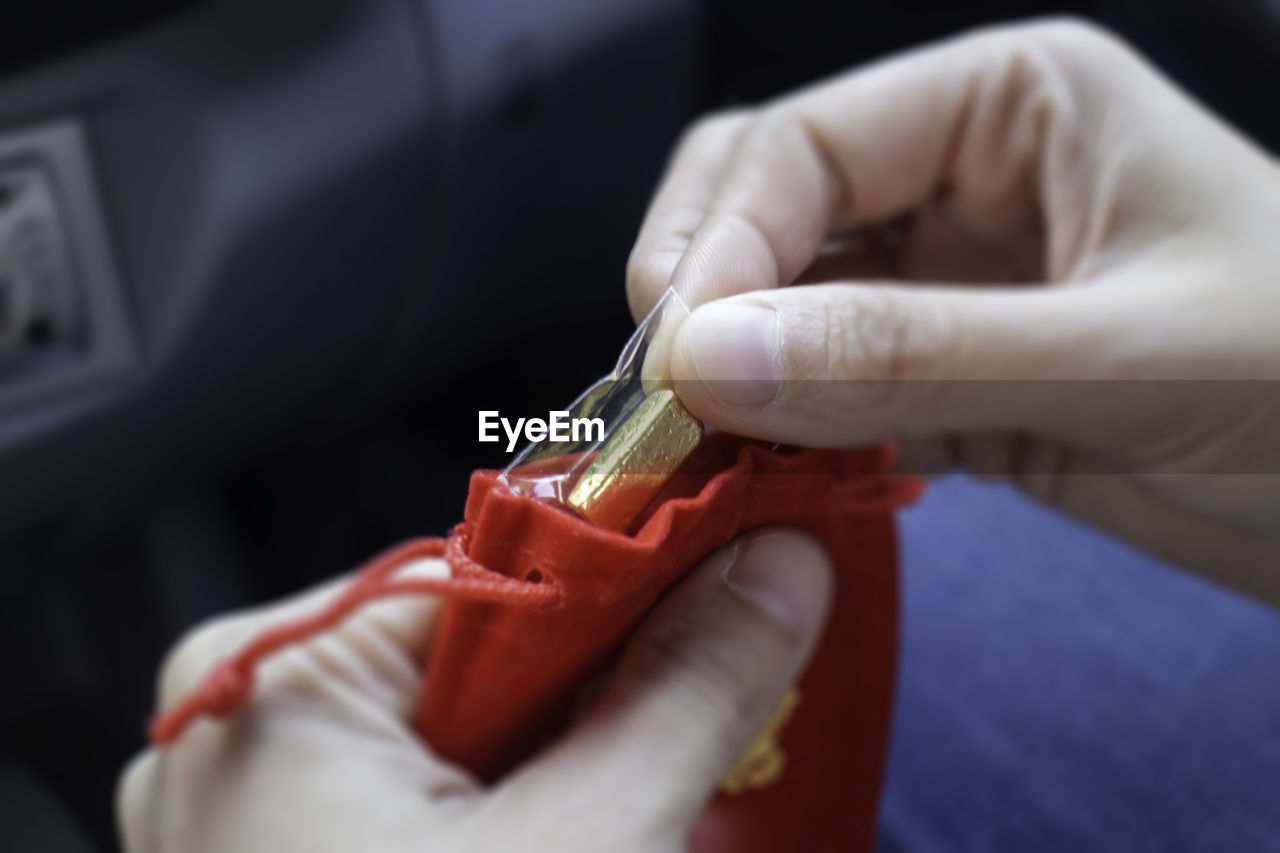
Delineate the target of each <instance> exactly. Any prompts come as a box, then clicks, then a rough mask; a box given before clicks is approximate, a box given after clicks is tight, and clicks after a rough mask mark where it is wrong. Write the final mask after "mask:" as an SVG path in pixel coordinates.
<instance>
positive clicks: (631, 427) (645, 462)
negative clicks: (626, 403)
mask: <svg viewBox="0 0 1280 853" xmlns="http://www.w3.org/2000/svg"><path fill="white" fill-rule="evenodd" d="M701 440H702V423H701V421H699V420H698V419H697V418H695V417H694V416H693V415H691V414H689V412H688V410H687V409H685V407H684V406H683V405H681V404H680V401H679V400H678V399H676V395H675V392H674V391H672V390H670V389H667V388H661V389H658V390H656V391H654V392H653V393H652V394H649V395H648V396H646V397H645V398H644V399H643V400H642V401H641V402H640V404H639V405H638V406H636V409H635V411H633V412H632V413H631V414H630V415H629V416H628V417H627V419H626V420H624V421H623V422H622V423H621V424H620V425H619V426H618V429H617V431H616V432H615V433H614V434H613V435H612V436H610V437H609V440H608V441H606V442H605V444H604V446H603V447H602V448H600V452H599V453H598V454H597V455H596V457H595V459H593V460H592V461H591V464H590V466H588V467H587V470H586V472H585V473H584V474H583V475H582V478H581V479H579V480H578V482H577V483H576V484H575V485H574V487H573V491H571V492H570V493H569V500H568V503H569V506H571V507H572V508H573V509H574V510H576V511H577V512H578V513H579V514H580V515H582V516H583V517H584V518H586V519H587V520H588V521H590V522H591V523H592V524H594V525H596V526H597V527H604V528H607V529H609V530H619V531H623V530H626V529H627V528H628V527H629V526H630V525H631V522H633V521H634V520H635V519H636V516H638V515H639V514H640V513H641V512H642V511H643V510H644V508H645V507H646V506H648V505H649V502H650V501H651V500H653V497H654V495H656V494H657V493H658V492H659V490H661V489H662V486H663V484H664V483H666V482H667V480H668V479H669V478H670V477H671V475H672V474H674V473H675V472H676V469H677V468H679V467H680V465H681V463H683V462H684V460H685V459H686V458H688V456H689V454H690V453H692V452H693V451H694V448H696V447H697V446H698V442H700V441H701Z"/></svg>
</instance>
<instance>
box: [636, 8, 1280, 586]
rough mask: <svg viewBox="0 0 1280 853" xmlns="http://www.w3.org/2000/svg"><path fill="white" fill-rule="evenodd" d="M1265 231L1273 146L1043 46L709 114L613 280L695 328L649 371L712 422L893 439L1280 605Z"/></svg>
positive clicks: (1140, 74) (760, 434)
mask: <svg viewBox="0 0 1280 853" xmlns="http://www.w3.org/2000/svg"><path fill="white" fill-rule="evenodd" d="M1277 228H1280V169H1277V166H1276V164H1275V163H1274V162H1273V161H1272V160H1271V159H1269V158H1268V157H1267V156H1266V155H1265V154H1264V153H1263V152H1262V151H1260V150H1259V149H1257V148H1256V147H1254V146H1252V145H1251V144H1250V143H1249V142H1248V141H1246V140H1245V139H1243V138H1242V137H1241V136H1239V135H1238V134H1236V133H1234V132H1233V131H1232V130H1230V129H1229V128H1227V127H1225V126H1223V125H1222V124H1221V123H1219V122H1218V121H1217V120H1215V119H1214V118H1213V117H1212V116H1210V115H1209V114H1208V113H1206V112H1205V111H1204V110H1202V109H1201V108H1199V107H1198V106H1197V105H1196V104H1194V103H1193V102H1191V101H1190V100H1188V99H1187V98H1186V97H1185V96H1184V95H1182V94H1181V93H1179V92H1178V91H1177V90H1176V89H1174V88H1173V87H1172V86H1171V85H1170V84H1169V83H1168V82H1167V81H1166V80H1164V79H1163V78H1162V77H1160V76H1159V75H1158V74H1157V73H1156V72H1155V71H1153V70H1152V69H1151V68H1150V67H1149V66H1147V65H1146V64H1145V63H1144V62H1143V61H1142V60H1141V59H1139V58H1138V57H1137V56H1135V55H1134V54H1133V53H1132V52H1131V51H1129V50H1128V49H1127V48H1126V47H1125V46H1123V45H1122V44H1120V43H1118V42H1117V41H1115V40H1114V39H1112V38H1111V37H1110V36H1108V35H1106V34H1104V33H1102V32H1100V31H1098V30H1096V29H1093V28H1091V27H1088V26H1086V25H1082V24H1077V23H1071V22H1066V23H1063V22H1049V23H1037V24H1031V25H1023V26H1014V27H1007V28H1000V29H994V30H988V31H983V32H979V33H977V34H974V35H969V36H966V37H963V38H960V39H957V40H955V41H951V42H947V43H945V44H942V45H940V46H935V47H930V48H926V49H924V50H920V51H917V52H913V53H909V54H906V55H903V56H900V57H897V58H894V59H891V60H888V61H886V62H883V63H880V64H876V65H873V66H871V67H868V68H865V69H861V70H858V71H855V72H853V73H851V74H848V75H846V76H843V77H840V78H837V79H835V80H832V81H830V82H827V83H823V84H821V85H818V86H815V87H813V88H810V89H807V90H804V91H801V92H799V93H796V94H794V95H791V96H788V97H785V98H783V99H781V100H778V101H776V102H774V103H771V104H767V105H765V106H764V107H762V108H760V109H757V110H752V111H747V112H740V113H735V114H730V115H725V116H717V117H712V118H710V119H708V120H705V121H703V122H702V123H700V124H699V125H697V126H696V127H695V128H694V129H693V130H692V132H691V133H689V134H688V135H687V136H686V138H685V140H684V142H683V144H682V145H681V146H680V148H679V150H678V152H677V154H676V156H675V158H674V160H673V162H672V165H671V167H670V169H669V171H668V174H667V176H666V178H665V180H664V182H663V184H662V186H661V187H660V189H659V191H658V193H657V195H656V197H655V199H654V202H653V205H652V207H651V209H650V211H649V214H648V216H647V218H646V221H645V223H644V225H643V227H642V229H641V231H640V235H639V237H638V239H637V241H636V245H635V248H634V250H633V253H632V256H631V262H630V265H629V268H628V277H627V285H628V294H629V297H630V300H631V305H632V311H633V313H634V314H635V315H636V316H637V317H641V316H644V314H645V313H646V312H647V310H648V309H649V307H650V306H651V305H652V304H653V303H654V301H655V299H656V298H657V296H658V295H659V294H661V293H662V292H663V291H664V290H665V289H666V288H667V287H668V286H671V287H672V288H674V289H675V290H676V291H677V292H678V293H680V294H681V295H682V296H683V297H684V299H685V301H686V303H688V304H689V305H690V306H691V307H694V309H695V310H694V311H693V313H692V314H690V315H689V317H688V318H687V319H685V320H684V321H683V322H682V323H681V324H680V326H679V327H678V329H677V330H676V331H675V332H674V333H673V334H669V335H664V337H663V339H664V340H666V341H667V342H668V343H667V344H665V345H664V348H663V349H662V351H660V352H656V353H655V355H654V356H652V357H653V358H657V359H663V360H664V364H665V365H666V366H667V367H669V370H670V373H671V375H672V376H673V377H674V378H675V380H676V383H675V384H676V390H677V392H678V393H679V395H680V397H681V399H682V401H683V402H684V403H685V404H686V405H687V406H688V407H689V408H690V409H691V410H692V411H693V412H694V413H695V414H696V415H698V416H699V417H700V418H702V419H703V420H705V421H706V422H708V423H709V424H711V425H713V426H716V427H719V428H722V429H725V430H729V431H732V432H735V433H739V434H742V435H747V436H752V437H756V438H762V439H768V440H774V441H783V442H789V443H794V444H802V445H811V446H832V445H847V444H856V443H861V442H866V441H872V440H879V439H883V438H886V437H893V438H896V439H898V440H899V441H900V443H901V444H902V446H903V448H904V453H905V455H904V460H905V464H906V465H908V466H910V467H912V468H913V469H914V470H923V471H925V472H929V471H933V470H938V469H941V468H945V467H948V465H950V464H955V463H957V462H959V463H962V464H964V465H966V466H967V467H969V468H970V469H971V470H974V471H976V472H978V473H983V474H994V475H999V476H1007V477H1009V478H1011V479H1013V480H1014V481H1015V482H1016V483H1017V484H1018V485H1019V486H1021V487H1023V488H1024V489H1025V490H1027V491H1028V492H1029V493H1031V494H1032V495H1034V496H1036V497H1038V498H1040V499H1043V500H1045V501H1047V502H1049V503H1051V504H1054V505H1056V506H1058V507H1060V508H1062V509H1065V510H1066V511H1069V512H1071V513H1074V514H1075V515H1077V516H1080V517H1082V518H1084V519H1085V520H1088V521H1091V522H1093V523H1096V524H1098V525H1100V526H1103V527H1106V528H1109V529H1111V530H1112V531H1114V532H1116V533H1118V534H1120V535H1122V536H1125V537H1127V538H1129V539H1130V540H1132V541H1133V542H1135V543H1137V544H1138V545H1140V546H1143V547H1146V548H1147V549H1149V550H1152V551H1154V552H1157V553H1160V554H1162V555H1164V556H1166V557H1169V558H1171V559H1174V560H1176V561H1179V562H1181V563H1183V564H1184V565H1186V566H1188V567H1190V568H1193V569H1196V570H1199V571H1201V572H1203V573H1205V574H1207V575H1209V576H1212V577H1214V578H1217V579H1219V580H1222V581H1224V582H1227V583H1230V584H1233V585H1235V586H1238V587H1240V588H1242V589H1245V590H1248V591H1251V592H1253V593H1255V594H1257V595H1260V596H1263V597H1265V598H1269V599H1270V600H1271V601H1273V602H1280V393H1277V392H1278V391H1280V384H1277V382H1276V380H1280V331H1278V329H1280V240H1278V239H1277V238H1276V233H1277ZM797 284H798V285H800V286H791V285H797ZM783 287H785V288H786V289H782V290H779V289H777V288H783ZM713 300H714V301H713ZM697 306H701V307H697ZM823 380H827V381H823Z"/></svg>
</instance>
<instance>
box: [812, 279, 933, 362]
mask: <svg viewBox="0 0 1280 853" xmlns="http://www.w3.org/2000/svg"><path fill="white" fill-rule="evenodd" d="M825 311H826V312H827V316H826V318H825V322H826V324H827V329H828V335H827V338H828V340H830V341H832V342H833V345H832V347H831V349H830V351H829V353H828V360H829V365H828V366H829V368H830V371H831V373H832V375H837V376H844V377H847V378H849V379H854V380H866V381H889V382H894V381H897V380H900V379H905V378H908V377H909V376H910V374H911V372H912V368H913V367H914V359H915V356H916V354H917V351H918V346H917V343H916V340H915V337H916V335H915V333H914V332H913V330H912V325H911V323H909V322H908V321H907V319H906V317H905V316H904V311H903V310H902V307H901V305H900V300H899V299H898V298H897V297H895V296H892V295H890V294H888V293H881V292H877V291H875V290H871V291H868V292H867V293H866V294H865V295H864V296H863V297H861V298H859V299H858V300H856V301H855V303H854V304H853V305H852V309H851V310H849V309H840V308H837V307H836V306H833V305H828V306H826V307H825Z"/></svg>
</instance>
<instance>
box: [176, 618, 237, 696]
mask: <svg viewBox="0 0 1280 853" xmlns="http://www.w3.org/2000/svg"><path fill="white" fill-rule="evenodd" d="M239 621H240V620H239V619H238V618H237V617H235V616H218V617H214V618H213V619H210V620H207V621H205V622H202V623H200V624H198V625H196V626H195V627H194V628H192V629H190V630H189V631H187V633H186V634H184V635H183V636H182V637H181V638H180V639H179V640H178V642H177V643H175V644H174V646H173V648H171V649H170V650H169V652H168V653H167V654H166V655H165V658H164V661H163V662H162V663H161V665H160V675H159V685H158V690H157V692H158V694H159V696H160V704H161V705H162V706H167V705H170V704H172V703H173V702H174V701H176V700H177V699H178V698H179V697H181V696H182V695H184V694H185V693H186V692H187V691H189V690H190V689H191V688H193V687H194V686H195V684H196V682H197V681H198V680H199V679H200V678H201V677H202V676H203V675H204V673H205V672H206V671H207V670H208V669H209V667H210V666H212V665H213V664H214V663H216V662H217V661H218V660H219V659H220V658H221V657H222V655H224V654H226V653H227V652H229V651H231V649H232V647H233V646H234V644H235V638H236V637H238V636H239V631H237V630H236V626H237V624H238V623H239Z"/></svg>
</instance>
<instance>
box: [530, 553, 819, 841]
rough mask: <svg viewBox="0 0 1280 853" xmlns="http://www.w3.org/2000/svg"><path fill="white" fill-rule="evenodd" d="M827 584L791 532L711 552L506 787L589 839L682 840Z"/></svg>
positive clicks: (811, 627) (804, 644) (774, 695)
mask: <svg viewBox="0 0 1280 853" xmlns="http://www.w3.org/2000/svg"><path fill="white" fill-rule="evenodd" d="M831 586H832V577H831V564H830V561H829V560H828V558H827V556H826V553H825V552H824V551H823V549H822V548H821V546H820V545H818V544H817V543H816V542H814V541H813V539H811V538H810V537H808V536H806V535H803V534H800V533H797V532H794V531H789V530H785V529H782V528H771V529H764V530H760V531H757V532H756V533H753V534H751V535H749V536H747V537H746V538H745V539H744V540H742V541H741V542H740V543H734V544H731V545H729V546H727V547H726V548H723V549H721V550H720V551H717V552H715V553H714V554H712V555H711V556H710V557H708V558H707V559H706V560H704V561H703V563H702V564H701V565H700V566H699V567H698V568H697V569H695V570H694V572H693V573H692V574H691V575H690V576H689V578H688V579H686V580H685V581H684V582H682V583H681V584H680V585H679V586H678V587H677V588H676V589H675V590H674V591H673V592H672V593H671V594H670V595H669V597H668V598H667V599H666V600H665V601H663V602H662V603H661V604H660V605H659V606H658V608H657V609H656V610H655V611H654V613H653V614H651V615H650V616H649V617H648V618H647V619H646V621H645V622H644V623H643V625H642V626H641V628H640V630H639V631H638V632H637V634H636V636H635V638H634V639H633V640H632V641H631V644H630V645H629V646H628V648H627V650H626V652H625V654H624V655H623V658H622V660H621V662H620V663H619V666H618V670H617V672H616V673H615V674H614V676H613V678H612V680H611V681H610V683H609V685H608V687H607V689H606V691H605V693H604V695H603V696H602V698H601V700H600V701H599V703H598V704H597V705H596V706H595V707H594V708H593V709H592V711H591V713H590V715H589V716H588V717H587V718H586V719H584V720H583V722H582V723H581V724H580V725H579V726H578V727H577V728H576V729H575V730H574V731H573V732H572V733H571V734H570V735H569V736H568V737H567V738H566V739H565V740H564V741H562V742H561V743H560V744H558V745H557V746H556V747H554V748H552V749H551V750H550V751H549V752H547V753H546V754H544V755H543V756H542V757H540V758H539V759H538V760H537V761H536V762H534V763H533V764H531V765H527V766H526V767H525V768H524V770H523V771H522V772H521V773H519V774H518V775H517V776H516V777H514V778H513V779H512V780H511V781H510V783H509V785H508V789H509V790H508V791H507V792H506V793H508V794H512V795H514V796H515V798H516V799H517V800H519V801H522V802H524V803H525V805H526V806H528V807H529V808H530V809H532V811H533V813H544V812H545V813H551V814H555V815H557V820H559V821H562V822H564V823H565V825H572V826H574V827H575V829H574V832H575V835H576V836H577V835H578V834H579V833H581V836H580V838H579V840H581V841H583V842H587V841H591V840H592V839H595V840H596V841H598V842H599V846H598V848H592V849H605V848H606V847H615V849H625V846H618V845H615V842H617V841H619V840H626V839H628V838H631V839H635V838H641V837H644V838H653V837H654V836H659V837H668V836H669V837H670V838H671V840H672V841H673V843H674V842H675V841H677V840H679V839H683V837H684V834H685V833H687V832H688V830H689V828H690V826H691V825H692V823H693V821H694V820H695V819H696V817H697V815H698V814H699V813H700V812H701V809H702V806H703V805H704V804H705V803H706V801H707V799H708V797H710V795H711V794H712V793H713V792H714V791H715V790H716V788H717V787H718V785H719V783H720V780H721V778H722V777H723V776H724V774H725V773H726V772H727V771H728V770H729V768H730V767H731V766H732V765H733V763H734V761H735V760H736V759H737V758H738V756H740V755H741V754H742V752H743V751H744V750H745V749H746V748H747V747H748V746H749V744H750V743H751V741H752V739H753V738H754V737H755V735H756V734H757V733H758V732H759V731H760V729H761V727H762V726H763V725H764V724H765V722H766V721H767V719H768V717H769V715H770V713H771V712H772V711H773V710H774V709H775V708H776V707H777V706H778V704H779V702H781V701H782V698H783V696H784V695H785V694H786V691H787V689H788V687H790V685H791V684H792V683H793V682H794V681H795V679H796V677H797V676H798V674H799V672H800V670H801V667H802V666H803V665H804V663H805V661H806V660H807V659H808V656H809V653H810V652H811V650H812V648H813V645H814V643H815V641H816V638H817V636H818V633H819V631H820V629H821V627H822V624H823V622H824V620H825V618H826V613H827V609H828V606H829V600H830V597H831ZM566 810H571V811H572V812H573V813H572V814H571V815H566ZM606 839H609V841H608V842H606Z"/></svg>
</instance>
